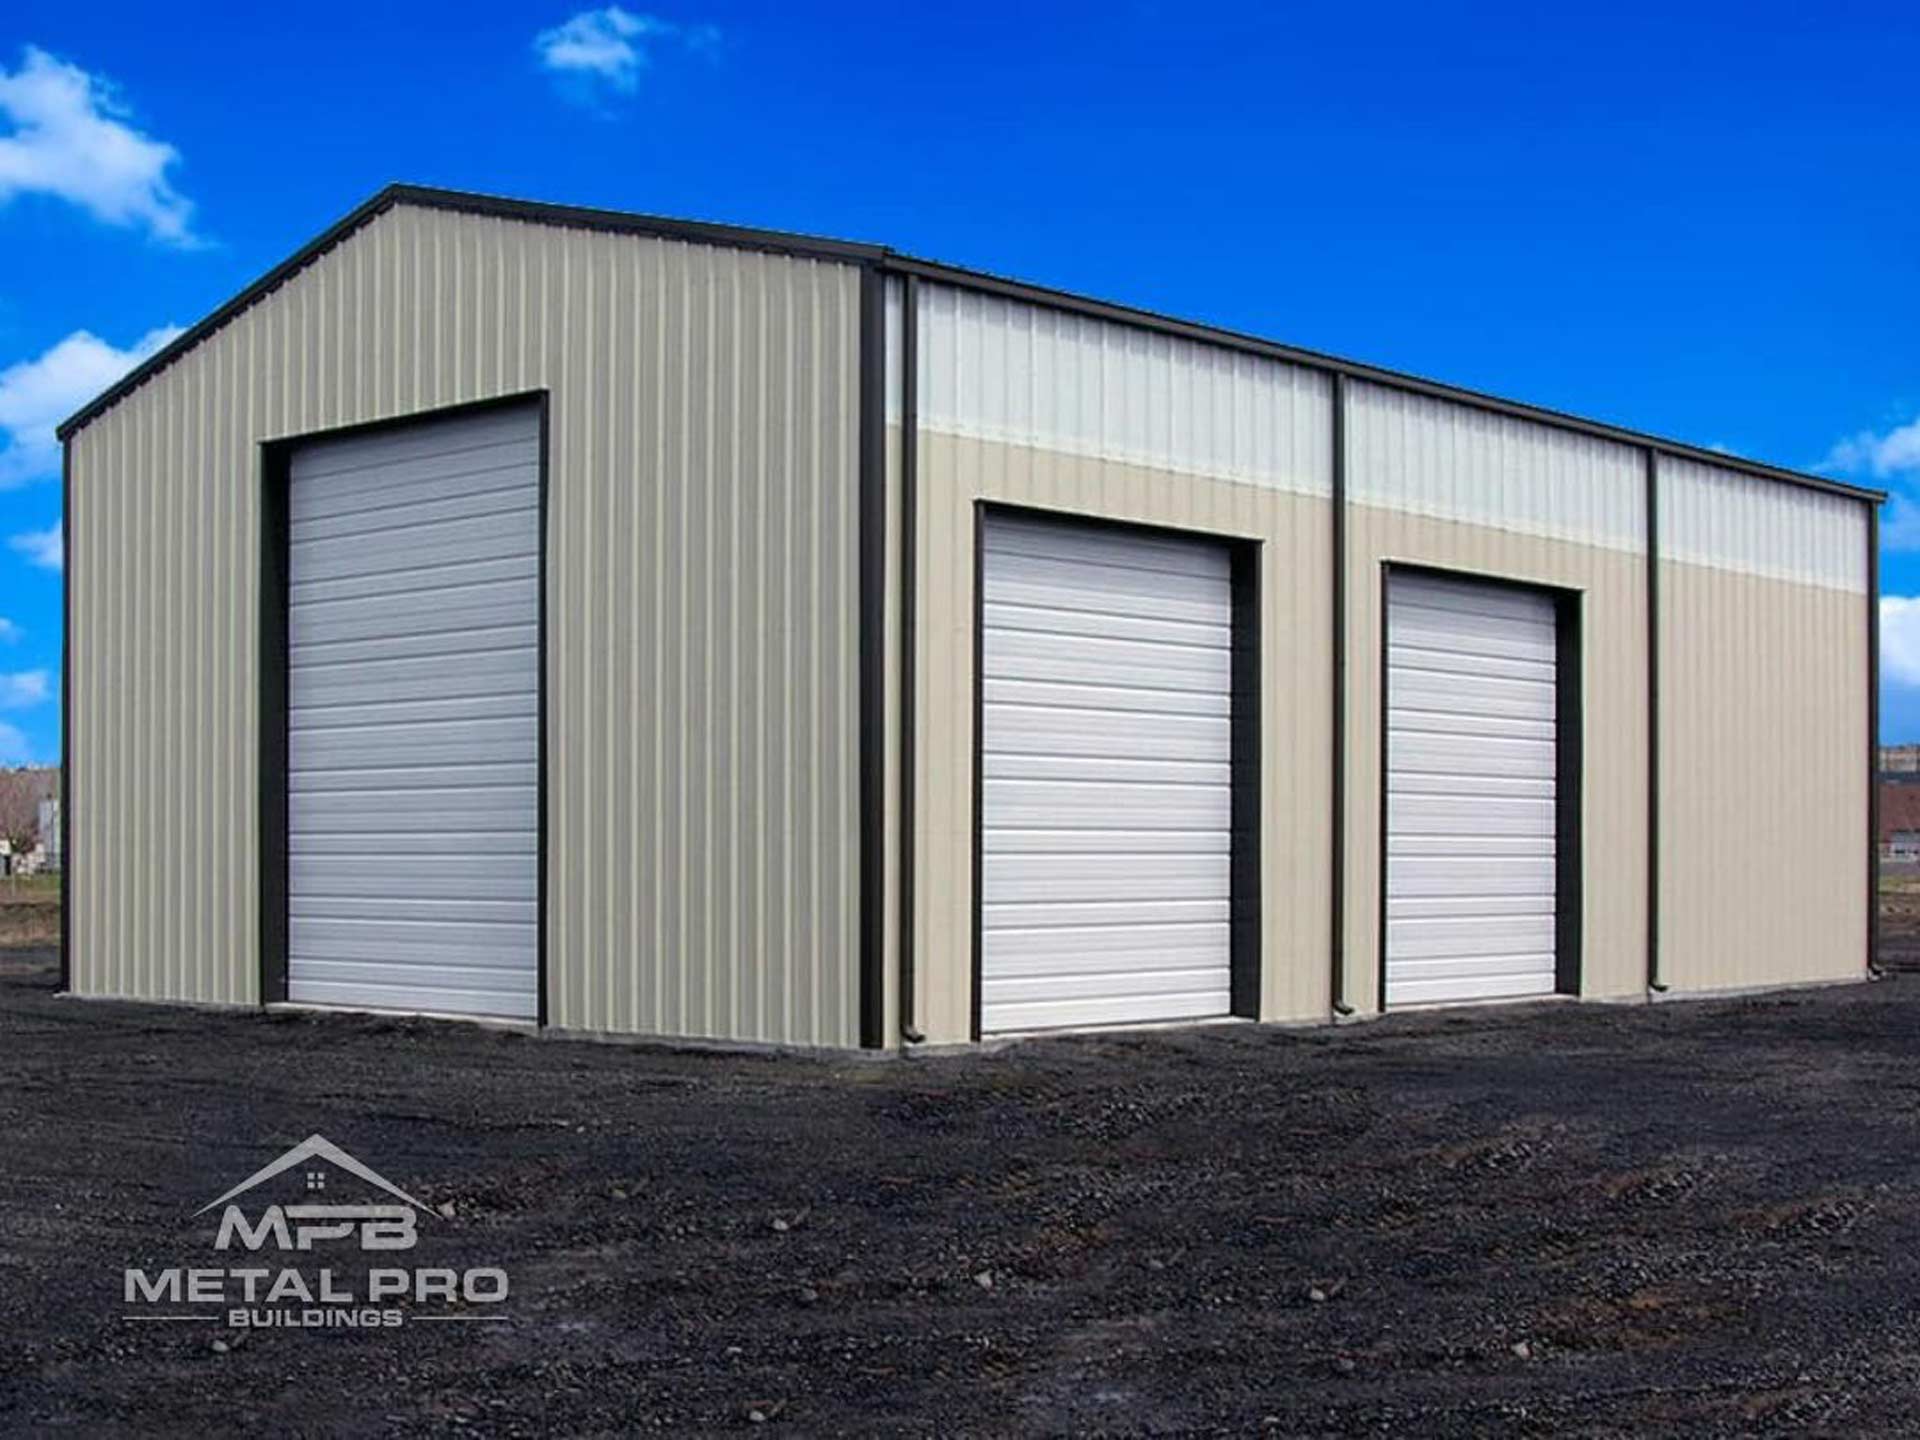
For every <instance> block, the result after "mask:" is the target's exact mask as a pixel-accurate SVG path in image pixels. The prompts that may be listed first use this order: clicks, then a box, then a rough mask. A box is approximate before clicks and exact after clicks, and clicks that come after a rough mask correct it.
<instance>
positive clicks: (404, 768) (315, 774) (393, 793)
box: [287, 760, 539, 824]
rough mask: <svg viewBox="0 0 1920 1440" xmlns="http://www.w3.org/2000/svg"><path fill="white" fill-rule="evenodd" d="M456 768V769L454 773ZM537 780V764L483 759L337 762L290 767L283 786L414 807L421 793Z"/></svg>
mask: <svg viewBox="0 0 1920 1440" xmlns="http://www.w3.org/2000/svg"><path fill="white" fill-rule="evenodd" d="M456 771H457V772H458V773H453V772H456ZM538 779H539V766H538V764H537V763H536V762H533V761H492V760H482V761H475V762H473V763H470V764H465V765H458V766H448V765H381V766H338V767H334V768H330V769H325V770H291V771H289V772H288V774H287V788H288V789H289V790H290V791H292V792H293V793H295V794H299V795H309V794H316V793H364V794H365V796H366V799H365V801H364V803H365V804H367V805H369V806H379V805H382V804H387V805H392V804H401V805H417V804H419V803H420V801H421V798H422V792H433V793H444V792H447V791H451V790H468V789H481V788H486V787H493V786H502V785H511V786H518V787H522V788H524V789H526V790H527V791H528V792H529V793H536V794H537V791H536V790H535V788H534V787H535V786H536V784H537V782H538ZM528 803H529V804H533V803H535V802H533V801H529V802H528ZM295 823H296V824H297V823H298V821H297V820H296V821H295Z"/></svg>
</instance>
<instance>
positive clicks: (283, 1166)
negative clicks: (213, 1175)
mask: <svg viewBox="0 0 1920 1440" xmlns="http://www.w3.org/2000/svg"><path fill="white" fill-rule="evenodd" d="M309 1160H324V1161H326V1162H327V1163H328V1164H330V1165H334V1166H337V1167H338V1168H339V1169H341V1170H344V1171H346V1172H347V1173H348V1174H349V1175H354V1176H357V1177H358V1178H360V1179H361V1180H364V1181H366V1183H367V1184H369V1185H372V1186H374V1187H375V1188H376V1189H380V1190H384V1191H386V1192H387V1194H389V1195H392V1196H394V1197H395V1198H396V1199H400V1200H404V1201H406V1202H407V1204H409V1205H411V1206H413V1207H414V1209H416V1210H419V1211H421V1212H422V1213H423V1214H427V1215H432V1214H433V1213H434V1212H433V1211H432V1210H431V1209H429V1208H428V1207H427V1206H426V1205H425V1204H424V1203H422V1202H421V1201H419V1200H416V1199H415V1198H414V1197H413V1196H411V1195H409V1194H408V1193H407V1192H406V1191H404V1190H402V1189H401V1188H400V1187H399V1186H398V1185H396V1184H394V1183H393V1182H392V1181H391V1180H389V1179H387V1178H386V1176H384V1175H382V1174H380V1172H379V1171H377V1170H375V1169H374V1168H373V1167H372V1166H371V1165H363V1164H361V1163H360V1162H359V1161H358V1160H356V1159H354V1158H353V1156H351V1155H349V1154H348V1153H347V1152H346V1151H344V1150H342V1149H341V1148H340V1147H339V1146H338V1145H336V1144H334V1143H333V1142H332V1141H331V1140H329V1139H327V1137H326V1136H324V1135H319V1134H314V1135H309V1136H308V1137H307V1138H306V1139H304V1140H302V1141H301V1142H300V1143H299V1144H298V1145H295V1146H294V1147H293V1148H292V1149H291V1150H289V1151H287V1152H286V1153H285V1154H284V1155H282V1156H280V1158H279V1159H277V1160H274V1161H272V1162H271V1163H269V1164H266V1165H263V1166H261V1167H260V1168H259V1169H258V1170H256V1171H254V1172H253V1174H251V1175H249V1176H248V1177H247V1178H246V1179H244V1180H242V1181H241V1182H240V1183H239V1184H238V1185H236V1186H234V1187H233V1188H232V1189H231V1190H229V1191H227V1192H226V1194H224V1195H220V1196H216V1197H215V1198H214V1199H212V1200H209V1201H208V1202H207V1203H206V1204H204V1205H202V1206H201V1207H200V1208H199V1209H198V1210H196V1211H194V1212H193V1213H194V1214H195V1215H204V1214H206V1213H207V1211H209V1210H211V1209H213V1207H214V1206H216V1205H224V1204H226V1203H227V1201H229V1200H231V1199H233V1198H234V1196H236V1195H242V1194H245V1193H246V1192H247V1191H249V1190H251V1189H253V1187H254V1186H256V1185H259V1184H262V1183H263V1182H265V1181H268V1180H271V1179H273V1177H274V1176H276V1175H279V1174H282V1173H284V1172H286V1171H288V1170H291V1169H293V1168H294V1167H295V1166H297V1165H303V1164H305V1163H306V1162H307V1161H309Z"/></svg>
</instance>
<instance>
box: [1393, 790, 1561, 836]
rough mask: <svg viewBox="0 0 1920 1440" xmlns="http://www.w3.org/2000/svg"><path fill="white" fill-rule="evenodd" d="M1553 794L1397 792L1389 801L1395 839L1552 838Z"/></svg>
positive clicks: (1553, 818) (1553, 817)
mask: <svg viewBox="0 0 1920 1440" xmlns="http://www.w3.org/2000/svg"><path fill="white" fill-rule="evenodd" d="M1555 813H1556V812H1555V808H1554V803H1553V798H1552V797H1551V796H1541V797H1538V798H1534V797H1528V796H1519V797H1515V796H1503V795H1459V794H1453V793H1449V794H1443V795H1432V794H1417V793H1416V794H1411V795H1407V794H1395V795H1393V796H1391V797H1389V799H1388V801H1387V829H1388V833H1389V834H1390V835H1392V836H1393V837H1394V838H1396V839H1399V838H1403V837H1413V836H1423V835H1465V834H1476V835H1532V836H1539V837H1549V838H1550V837H1551V836H1552V835H1553V832H1554V820H1555Z"/></svg>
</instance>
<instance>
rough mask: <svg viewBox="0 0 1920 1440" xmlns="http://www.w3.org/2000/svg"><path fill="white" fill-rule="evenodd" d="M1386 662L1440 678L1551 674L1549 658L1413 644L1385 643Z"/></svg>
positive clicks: (1524, 677) (1524, 678) (1529, 677)
mask: <svg viewBox="0 0 1920 1440" xmlns="http://www.w3.org/2000/svg"><path fill="white" fill-rule="evenodd" d="M1387 663H1388V664H1389V665H1390V666H1392V667H1393V669H1394V670H1395V671H1396V672H1398V673H1402V674H1414V675H1422V674H1425V675H1436V676H1439V677H1442V680H1443V681H1444V680H1445V679H1447V678H1449V677H1452V678H1461V679H1468V680H1471V679H1474V678H1476V677H1480V676H1491V677H1492V678H1494V679H1499V680H1518V681H1532V682H1534V683H1536V684H1538V683H1540V682H1544V681H1549V680H1551V679H1552V677H1553V662H1552V661H1551V660H1545V659H1541V660H1536V659H1526V658H1522V657H1520V656H1515V655H1475V656H1466V655H1462V654H1458V653H1449V652H1446V651H1443V650H1440V649H1437V648H1432V647H1424V646H1414V645H1395V644H1389V645H1388V646H1387Z"/></svg>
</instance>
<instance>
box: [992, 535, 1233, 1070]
mask: <svg viewBox="0 0 1920 1440" xmlns="http://www.w3.org/2000/svg"><path fill="white" fill-rule="evenodd" d="M981 570H982V577H981V578H982V589H981V599H980V604H981V641H982V651H981V697H980V701H981V720H982V734H981V765H982V771H981V816H980V825H981V836H980V843H981V897H980V927H981V934H980V942H981V952H980V970H981V994H980V1029H981V1032H982V1033H983V1034H991V1033H996V1032H998V1033H1005V1032H1008V1031H1017V1030H1034V1029H1045V1028H1049V1027H1058V1026H1072V1025H1112V1024H1126V1023H1135V1022H1142V1021H1153V1020H1180V1019H1197V1018H1203V1017H1207V1016H1217V1015H1225V1014H1227V1013H1229V1010H1230V1008H1231V993H1230V976H1231V964H1230V954H1231V947H1230V933H1231V927H1230V921H1231V910H1230V907H1231V903H1232V890H1231V885H1232V853H1231V850H1232V820H1233V804H1232V802H1233V795H1232V781H1233V770H1232V756H1231V742H1232V680H1233V674H1232V646H1233V592H1232V583H1231V581H1232V576H1231V557H1230V555H1229V553H1228V551H1227V549H1226V548H1225V547H1224V546H1221V545H1217V544H1211V543H1207V542H1204V541H1196V540H1188V539H1185V538H1183V537H1176V536H1163V535H1159V534H1150V533H1145V532H1134V531H1128V530H1121V529H1110V528H1106V527H1094V526H1088V525H1078V524H1074V523H1071V522H1065V521H1054V520H1043V519H1036V518H1030V517H1026V516H1014V515H1009V514H1005V513H999V512H989V514H988V516H987V518H986V522H985V535H984V537H983V551H982V556H981Z"/></svg>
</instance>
